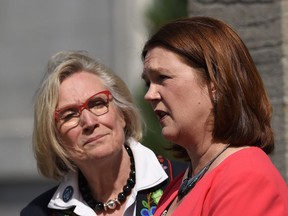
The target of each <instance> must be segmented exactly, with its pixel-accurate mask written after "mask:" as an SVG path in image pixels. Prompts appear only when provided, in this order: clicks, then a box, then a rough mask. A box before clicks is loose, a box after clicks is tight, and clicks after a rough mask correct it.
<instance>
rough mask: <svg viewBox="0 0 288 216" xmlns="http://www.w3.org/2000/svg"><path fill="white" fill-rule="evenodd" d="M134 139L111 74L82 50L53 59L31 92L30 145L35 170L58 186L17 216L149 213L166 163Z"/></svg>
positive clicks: (127, 102)
mask: <svg viewBox="0 0 288 216" xmlns="http://www.w3.org/2000/svg"><path fill="white" fill-rule="evenodd" d="M141 137H142V122H141V118H140V115H139V111H138V109H137V107H136V106H135V105H134V103H133V101H132V96H131V94H130V92H129V90H128V88H127V86H126V85H125V84H124V82H123V81H122V80H121V79H120V78H119V77H117V76H116V75H115V74H113V73H112V72H111V71H110V70H109V69H108V68H107V67H106V66H105V65H103V64H101V63H99V62H98V61H96V60H95V59H94V58H93V57H91V56H90V55H89V54H88V53H87V52H84V51H75V52H70V51H69V52H60V53H57V54H55V55H54V56H53V57H52V58H51V60H50V62H49V64H48V72H47V74H46V77H45V79H44V81H43V83H42V85H41V87H40V89H39V90H38V92H37V97H36V102H35V125H34V134H33V148H34V152H35V155H36V160H37V165H38V169H39V171H40V173H41V174H42V175H44V176H45V177H47V178H51V179H54V180H57V181H59V182H60V183H59V185H58V186H57V187H55V188H52V189H51V190H49V191H47V192H45V193H43V194H42V195H40V196H39V197H37V198H36V199H35V200H33V201H32V202H31V203H30V204H29V205H28V206H27V207H25V208H24V209H23V210H22V211H21V216H25V215H29V216H30V215H37V216H41V215H55V216H56V215H83V216H95V215H125V216H131V215H145V213H147V214H150V215H151V214H153V213H154V211H155V205H156V204H157V203H158V200H159V198H160V197H161V195H162V192H163V188H164V187H165V186H166V184H167V182H168V181H169V179H168V178H167V174H166V172H165V171H164V169H163V167H169V166H170V163H168V162H169V161H165V163H167V164H165V165H164V164H163V167H162V166H161V164H160V163H159V160H158V159H157V157H156V156H155V155H154V153H153V152H152V151H151V150H149V149H148V148H146V147H144V146H143V145H141V144H140V143H139V140H140V139H141ZM181 167H182V165H179V167H177V169H178V168H179V170H181ZM170 168H171V167H170ZM174 171H175V170H174ZM176 171H177V170H176ZM170 174H171V173H169V172H168V175H170ZM136 201H137V202H136Z"/></svg>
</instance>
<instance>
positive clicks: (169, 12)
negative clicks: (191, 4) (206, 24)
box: [145, 0, 188, 34]
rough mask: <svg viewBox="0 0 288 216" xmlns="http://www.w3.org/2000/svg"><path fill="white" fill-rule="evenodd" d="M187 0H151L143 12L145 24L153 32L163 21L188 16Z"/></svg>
mask: <svg viewBox="0 0 288 216" xmlns="http://www.w3.org/2000/svg"><path fill="white" fill-rule="evenodd" d="M187 9H188V0H153V2H152V4H151V5H150V6H149V7H148V8H147V10H146V12H145V17H146V21H147V23H146V25H147V28H148V31H149V32H150V34H153V33H154V32H155V31H157V30H158V29H159V28H160V27H161V26H162V25H164V24H165V23H167V22H169V21H172V20H175V19H178V18H181V17H187V16H188V10H187Z"/></svg>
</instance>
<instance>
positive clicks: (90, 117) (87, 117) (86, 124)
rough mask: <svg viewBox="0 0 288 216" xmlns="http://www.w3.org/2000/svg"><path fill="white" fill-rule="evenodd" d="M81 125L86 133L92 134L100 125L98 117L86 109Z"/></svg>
mask: <svg viewBox="0 0 288 216" xmlns="http://www.w3.org/2000/svg"><path fill="white" fill-rule="evenodd" d="M80 125H81V127H82V128H83V130H84V131H85V132H86V133H88V132H91V131H93V130H94V129H95V128H96V127H97V126H98V125H99V119H98V116H96V115H95V114H93V113H92V112H90V111H89V110H87V109H84V110H83V111H82V113H81V115H80Z"/></svg>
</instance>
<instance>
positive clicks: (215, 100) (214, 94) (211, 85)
mask: <svg viewBox="0 0 288 216" xmlns="http://www.w3.org/2000/svg"><path fill="white" fill-rule="evenodd" d="M210 89H211V94H212V95H211V96H212V98H213V103H214V105H216V103H217V95H216V88H215V85H214V83H212V82H211V83H210Z"/></svg>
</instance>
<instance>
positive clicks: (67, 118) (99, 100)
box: [58, 92, 109, 127]
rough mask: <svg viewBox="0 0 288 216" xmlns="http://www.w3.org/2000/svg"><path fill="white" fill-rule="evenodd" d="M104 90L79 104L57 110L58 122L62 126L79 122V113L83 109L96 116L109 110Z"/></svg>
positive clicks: (69, 125)
mask: <svg viewBox="0 0 288 216" xmlns="http://www.w3.org/2000/svg"><path fill="white" fill-rule="evenodd" d="M108 97H109V96H108V94H106V93H105V92H103V93H102V92H101V93H98V94H96V95H93V96H92V97H91V98H89V99H88V100H87V101H86V102H85V103H84V104H82V105H81V106H71V107H67V108H64V109H63V110H60V111H59V112H58V123H59V124H60V125H62V126H68V127H73V126H76V125H77V124H78V123H79V120H80V115H81V113H82V111H83V110H84V109H87V110H89V111H90V112H92V113H93V114H95V115H96V116H100V115H103V114H105V113H107V112H108V111H109V98H108Z"/></svg>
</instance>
